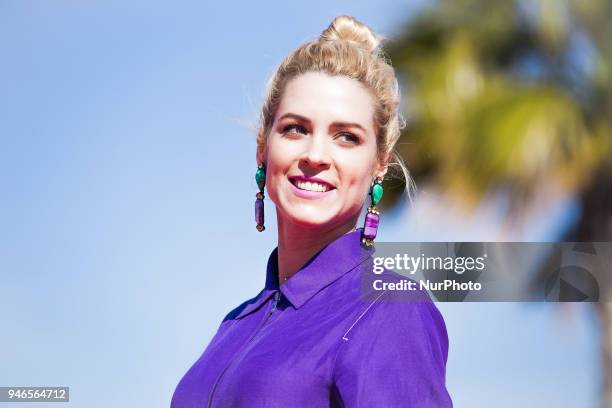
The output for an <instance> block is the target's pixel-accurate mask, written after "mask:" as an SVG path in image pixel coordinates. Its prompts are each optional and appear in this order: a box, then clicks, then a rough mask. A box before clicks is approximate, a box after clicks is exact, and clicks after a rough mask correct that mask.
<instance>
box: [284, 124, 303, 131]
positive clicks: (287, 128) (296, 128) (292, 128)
mask: <svg viewBox="0 0 612 408" xmlns="http://www.w3.org/2000/svg"><path fill="white" fill-rule="evenodd" d="M283 133H308V132H307V131H306V128H304V126H301V125H298V124H291V125H287V126H285V127H284V128H283Z"/></svg>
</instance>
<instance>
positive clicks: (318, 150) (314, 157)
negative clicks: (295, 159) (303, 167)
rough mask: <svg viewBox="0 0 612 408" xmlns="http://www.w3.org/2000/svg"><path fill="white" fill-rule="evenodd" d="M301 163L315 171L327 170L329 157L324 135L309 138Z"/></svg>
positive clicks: (329, 161)
mask: <svg viewBox="0 0 612 408" xmlns="http://www.w3.org/2000/svg"><path fill="white" fill-rule="evenodd" d="M302 162H304V163H305V164H308V165H309V166H310V167H312V168H314V169H317V170H322V169H326V168H329V166H330V164H331V157H330V155H329V146H328V142H327V138H326V137H325V135H313V137H311V138H310V141H309V143H308V144H307V145H306V148H305V150H304V153H303V155H302Z"/></svg>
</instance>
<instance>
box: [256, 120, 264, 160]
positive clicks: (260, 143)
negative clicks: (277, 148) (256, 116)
mask: <svg viewBox="0 0 612 408" xmlns="http://www.w3.org/2000/svg"><path fill="white" fill-rule="evenodd" d="M265 144H266V139H265V135H264V134H263V129H260V130H259V132H258V133H257V149H256V152H255V160H256V162H257V165H259V164H260V163H265V162H266V148H265Z"/></svg>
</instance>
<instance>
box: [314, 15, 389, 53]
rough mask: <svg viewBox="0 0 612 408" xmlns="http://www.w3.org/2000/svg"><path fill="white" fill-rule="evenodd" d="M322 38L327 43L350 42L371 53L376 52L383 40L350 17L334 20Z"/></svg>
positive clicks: (339, 17) (340, 17)
mask: <svg viewBox="0 0 612 408" xmlns="http://www.w3.org/2000/svg"><path fill="white" fill-rule="evenodd" d="M320 38H321V40H326V41H335V40H344V41H350V42H353V43H355V44H356V45H357V46H358V47H360V48H362V49H364V50H365V51H367V52H369V53H372V52H374V50H376V48H377V47H378V45H379V44H380V42H381V40H382V37H381V36H379V35H377V34H375V33H374V32H373V31H372V30H370V28H369V27H368V26H367V25H365V24H363V23H362V22H361V21H359V20H357V19H355V18H353V17H350V16H338V17H336V18H334V21H332V22H331V24H330V25H329V27H327V28H326V29H325V30H324V31H323V32H322V33H321V37H320Z"/></svg>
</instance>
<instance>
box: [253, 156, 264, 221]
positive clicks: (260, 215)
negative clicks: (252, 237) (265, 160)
mask: <svg viewBox="0 0 612 408" xmlns="http://www.w3.org/2000/svg"><path fill="white" fill-rule="evenodd" d="M255 181H256V182H257V187H259V193H257V194H255V197H256V198H257V199H256V200H255V222H256V223H257V226H256V227H255V228H257V231H259V232H261V231H263V230H265V229H266V227H264V202H263V200H264V197H265V196H264V187H265V186H266V168H265V167H264V165H263V164H259V165H258V166H257V172H256V173H255Z"/></svg>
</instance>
